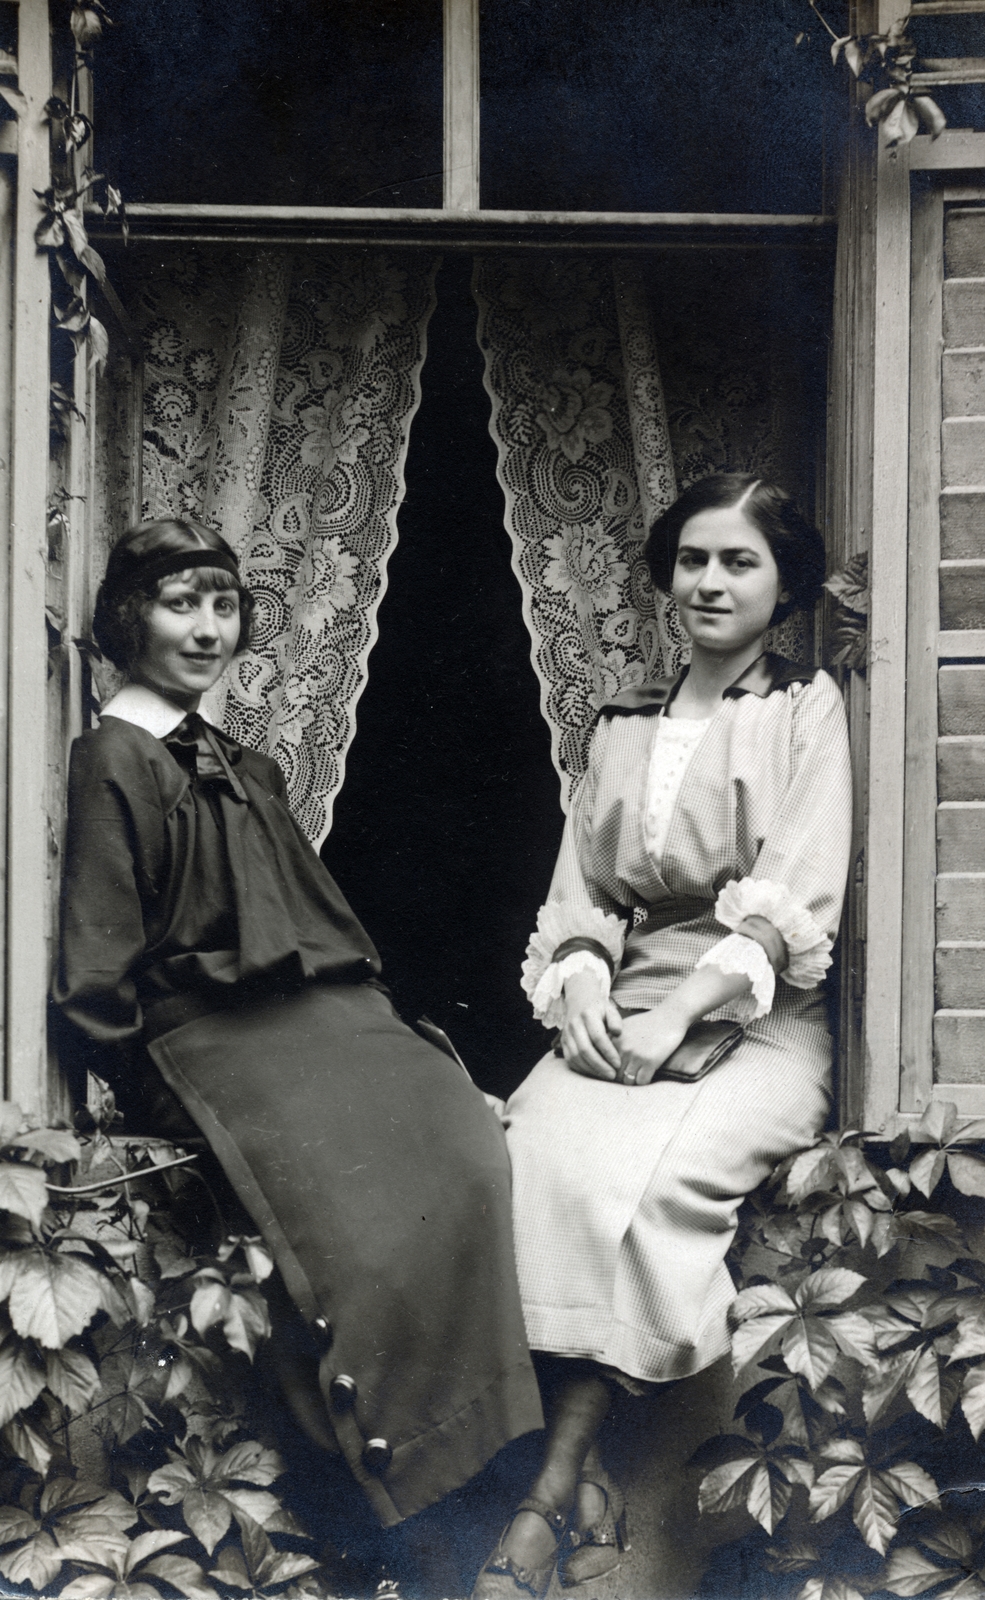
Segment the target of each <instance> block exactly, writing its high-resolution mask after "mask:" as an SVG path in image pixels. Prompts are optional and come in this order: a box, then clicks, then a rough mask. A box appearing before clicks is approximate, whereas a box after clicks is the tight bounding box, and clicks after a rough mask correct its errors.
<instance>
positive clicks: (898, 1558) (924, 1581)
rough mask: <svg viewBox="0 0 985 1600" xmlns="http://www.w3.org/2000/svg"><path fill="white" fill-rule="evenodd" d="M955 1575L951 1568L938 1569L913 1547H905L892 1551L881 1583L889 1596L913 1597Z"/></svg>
mask: <svg viewBox="0 0 985 1600" xmlns="http://www.w3.org/2000/svg"><path fill="white" fill-rule="evenodd" d="M956 1575H957V1574H956V1573H955V1571H954V1569H953V1568H951V1570H950V1571H948V1569H947V1568H946V1567H939V1566H938V1565H937V1563H936V1562H934V1561H931V1560H930V1558H929V1556H925V1555H924V1553H923V1551H922V1550H918V1549H917V1547H916V1546H915V1545H905V1546H904V1547H903V1549H901V1550H894V1551H893V1553H892V1555H891V1556H890V1558H889V1561H888V1562H887V1564H886V1571H885V1573H884V1574H883V1578H882V1583H883V1586H884V1587H885V1588H887V1589H888V1590H889V1592H890V1593H891V1594H902V1595H914V1594H923V1593H924V1591H925V1590H926V1589H932V1588H934V1586H935V1584H938V1583H942V1582H943V1581H944V1579H945V1578H953V1577H955V1576H956ZM962 1576H963V1574H962Z"/></svg>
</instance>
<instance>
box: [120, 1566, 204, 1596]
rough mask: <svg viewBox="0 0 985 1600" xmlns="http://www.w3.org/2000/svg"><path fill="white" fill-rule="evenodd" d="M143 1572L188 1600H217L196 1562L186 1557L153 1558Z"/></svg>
mask: <svg viewBox="0 0 985 1600" xmlns="http://www.w3.org/2000/svg"><path fill="white" fill-rule="evenodd" d="M143 1570H144V1572H145V1573H149V1574H150V1575H151V1576H152V1577H155V1578H163V1579H164V1581H165V1583H169V1584H170V1585H171V1587H172V1589H177V1591H178V1593H179V1594H183V1595H187V1596H188V1600H217V1596H216V1591H215V1590H214V1589H213V1587H212V1585H211V1584H210V1583H209V1582H208V1581H207V1579H206V1576H205V1573H204V1572H203V1571H202V1569H201V1567H200V1566H199V1565H198V1562H197V1561H191V1560H189V1558H188V1557H187V1556H174V1555H167V1556H154V1557H152V1559H151V1560H150V1561H146V1562H145V1563H144V1568H143ZM131 1592H132V1591H131Z"/></svg>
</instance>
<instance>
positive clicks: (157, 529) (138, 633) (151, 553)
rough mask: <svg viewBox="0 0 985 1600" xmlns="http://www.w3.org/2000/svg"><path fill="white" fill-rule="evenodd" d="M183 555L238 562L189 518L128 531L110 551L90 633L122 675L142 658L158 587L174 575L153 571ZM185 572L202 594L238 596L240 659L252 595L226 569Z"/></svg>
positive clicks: (229, 550)
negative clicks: (204, 553) (203, 553)
mask: <svg viewBox="0 0 985 1600" xmlns="http://www.w3.org/2000/svg"><path fill="white" fill-rule="evenodd" d="M185 550H188V551H199V550H215V551H216V553H217V554H218V553H220V552H221V554H222V555H223V556H225V557H226V558H227V559H229V558H232V560H233V561H235V560H236V555H235V552H234V551H233V550H232V548H231V547H230V546H229V545H228V544H227V543H226V541H225V539H224V538H223V537H222V535H221V533H215V532H214V531H213V529H212V528H206V527H205V526H204V525H203V524H202V523H200V522H193V521H192V519H191V518H190V517H164V518H162V519H161V520H160V521H157V522H140V523H138V524H137V526H136V527H135V528H128V529H127V531H126V533H124V534H123V535H122V536H121V537H120V538H119V539H118V540H117V542H116V544H115V545H114V546H113V548H112V550H111V551H110V556H109V561H108V562H107V564H106V576H105V577H104V578H103V581H102V583H101V584H100V585H99V592H98V594H97V595H96V610H95V615H94V617H93V621H92V631H93V635H94V637H95V640H96V643H97V644H98V646H99V648H100V650H101V651H102V652H103V654H104V655H106V656H108V657H109V659H110V661H112V663H113V665H114V666H116V667H119V668H120V670H121V672H129V670H130V668H131V667H132V666H133V664H134V662H135V661H139V659H140V657H141V656H142V655H143V653H144V649H145V647H146V644H147V611H148V608H149V607H150V605H151V603H152V602H153V601H154V600H156V599H157V598H158V596H159V595H160V593H161V587H162V585H163V584H165V583H167V582H168V581H169V578H172V577H176V576H177V573H171V574H169V575H168V577H164V578H161V577H157V576H155V575H154V570H153V569H155V568H156V569H157V570H158V571H159V570H160V558H161V556H166V555H171V554H174V555H180V554H181V553H182V552H183V551H185ZM188 570H189V582H191V583H192V584H193V585H194V587H195V588H196V589H198V590H200V591H201V592H202V593H206V594H207V593H209V592H210V591H215V590H219V589H235V590H236V592H237V594H238V595H239V615H240V626H239V639H238V640H237V643H236V654H237V655H238V654H239V653H240V652H241V651H242V650H245V649H246V648H247V646H248V644H249V642H250V625H251V623H252V620H253V610H254V600H253V596H252V595H251V594H250V591H249V590H248V589H244V587H243V585H242V584H241V583H240V581H239V579H238V578H237V577H234V576H233V574H232V573H231V572H229V571H228V570H227V569H226V567H224V566H216V567H192V568H190V569H188Z"/></svg>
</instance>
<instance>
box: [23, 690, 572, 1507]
mask: <svg viewBox="0 0 985 1600" xmlns="http://www.w3.org/2000/svg"><path fill="white" fill-rule="evenodd" d="M378 975H379V958H378V956H377V954H376V951H375V949H374V948H373V945H372V943H371V941H370V939H369V937H368V936H367V934H366V933H365V931H364V930H363V928H362V927H361V926H360V924H359V923H358V922H357V920H356V918H355V916H354V915H353V913H352V911H351V910H350V908H349V906H348V905H347V904H346V901H345V900H344V898H343V896H342V895H341V894H340V892H339V890H338V888H337V887H336V885H335V883H334V882H333V880H332V879H331V877H330V876H329V874H328V872H327V871H326V870H325V868H324V866H323V865H322V863H321V861H320V860H319V858H318V857H317V856H316V854H315V853H314V851H313V850H312V848H311V846H310V844H309V843H308V840H307V839H306V837H305V836H304V834H303V833H302V831H301V829H300V828H299V827H298V825H297V823H296V822H295V821H294V818H293V817H292V815H291V813H290V810H289V809H288V805H287V795H286V787H285V783H284V778H283V775H282V773H281V771H280V768H279V767H278V766H277V764H276V762H274V761H272V760H270V759H269V758H268V757H266V756H262V755H259V754H257V753H256V752H255V751H252V750H248V749H245V748H243V747H242V746H240V745H238V744H236V743H235V742H234V741H233V740H231V739H229V738H227V737H226V736H225V735H221V734H219V733H218V732H217V731H216V730H215V729H212V728H206V725H205V724H203V723H202V722H201V719H199V718H198V717H196V716H192V717H188V718H186V719H185V721H184V722H183V723H182V724H181V725H180V726H179V727H178V728H177V729H176V730H175V731H174V733H173V734H170V735H169V736H168V738H167V739H166V740H160V739H157V738H155V737H154V736H153V735H152V734H150V733H148V732H146V731H145V730H144V729H143V728H140V727H137V726H135V725H133V724H132V723H129V722H125V721H123V720H122V719H121V718H117V717H113V716H107V717H105V718H104V719H103V721H102V724H101V726H100V727H99V729H98V730H95V731H93V732H89V733H84V734H83V735H82V736H81V738H80V739H77V740H76V742H75V745H74V746H73V750H72V763H71V773H70V779H69V825H68V840H67V858H66V870H65V879H64V889H63V905H62V953H61V964H60V968H59V973H58V978H57V982H56V985H55V999H56V1001H57V1003H58V1005H59V1006H60V1007H61V1010H62V1012H63V1013H64V1015H65V1017H66V1018H67V1019H68V1022H69V1024H70V1027H71V1029H73V1030H79V1031H80V1033H81V1035H82V1036H84V1040H85V1041H86V1044H87V1047H88V1048H89V1050H90V1051H95V1052H96V1053H97V1055H98V1060H95V1061H94V1062H93V1064H94V1066H95V1070H98V1071H100V1072H102V1074H103V1075H104V1076H110V1081H113V1078H114V1077H115V1079H116V1082H117V1083H118V1084H119V1085H120V1088H121V1091H122V1093H123V1095H124V1097H125V1095H126V1088H127V1084H126V1076H127V1072H128V1071H129V1072H133V1073H139V1072H140V1070H141V1067H140V1062H141V1057H142V1058H143V1061H144V1064H145V1070H146V1063H147V1056H146V1053H145V1052H144V1047H146V1051H147V1052H149V1055H150V1057H151V1058H152V1060H153V1062H154V1063H155V1065H156V1069H157V1070H158V1071H159V1072H160V1074H161V1075H162V1076H163V1079H164V1080H165V1082H166V1084H167V1085H168V1087H169V1089H170V1090H171V1091H173V1093H174V1095H176V1096H177V1097H178V1099H179V1100H180V1101H181V1102H182V1104H183V1106H184V1107H185V1108H186V1110H187V1111H188V1112H189V1113H190V1114H191V1116H192V1117H193V1118H194V1121H195V1123H196V1124H197V1125H198V1127H199V1128H200V1129H201V1131H202V1133H204V1135H205V1137H206V1138H207V1140H208V1142H209V1144H210V1145H211V1147H212V1149H213V1151H214V1152H215V1154H216V1156H217V1157H218V1159H219V1161H220V1162H221V1163H222V1166H223V1168H224V1169H225V1172H226V1174H227V1176H228V1177H229V1179H230V1181H231V1183H232V1185H233V1187H234V1188H235V1190H236V1192H237V1194H238V1196H239V1198H240V1200H241V1201H242V1203H243V1204H244V1205H245V1207H246V1209H247V1210H248V1211H249V1213H250V1214H251V1216H252V1217H253V1219H254V1221H255V1223H256V1225H257V1227H258V1228H259V1229H260V1231H261V1233H262V1234H263V1236H264V1238H265V1240H266V1242H267V1244H268V1245H269V1247H270V1249H271V1251H272V1253H273V1255H274V1258H275V1260H276V1262H277V1265H278V1267H279V1269H280V1272H281V1275H282V1277H283V1279H284V1282H285V1284H286V1285H287V1288H288V1290H289V1292H290V1294H291V1296H292V1298H293V1299H294V1301H295V1302H296V1304H297V1306H298V1307H299V1309H300V1311H301V1313H302V1315H303V1316H304V1318H305V1319H306V1320H307V1321H308V1322H309V1323H310V1324H312V1325H313V1327H314V1328H315V1329H321V1330H322V1337H323V1340H324V1343H323V1348H326V1347H327V1348H326V1354H325V1355H324V1356H323V1358H322V1360H321V1365H320V1371H319V1381H320V1384H321V1388H322V1392H323V1394H324V1396H325V1398H326V1404H327V1406H328V1409H329V1413H330V1416H331V1419H332V1425H333V1429H334V1431H335V1434H336V1437H337V1439H338V1443H339V1447H340V1449H341V1450H342V1452H343V1453H344V1455H345V1457H346V1459H347V1461H348V1463H349V1466H350V1468H351V1470H352V1472H353V1474H354V1476H355V1477H356V1479H357V1481H358V1482H359V1483H360V1484H361V1485H362V1487H363V1489H364V1490H365V1492H366V1494H367V1496H368V1498H369V1500H370V1501H371V1503H372V1505H373V1507H374V1509H375V1511H376V1513H377V1515H378V1516H379V1518H380V1520H381V1522H383V1523H384V1524H392V1523H395V1522H397V1521H399V1520H400V1519H401V1518H402V1517H406V1516H409V1515H411V1514H412V1513H414V1512H416V1511H419V1510H421V1509H422V1508H423V1507H425V1506H427V1505H429V1504H431V1503H433V1502H434V1501H435V1500H438V1499H440V1498H441V1497H442V1496H443V1495H445V1494H447V1493H448V1492H449V1491H450V1490H452V1489H455V1488H457V1487H459V1486H460V1485H461V1484H463V1483H465V1482H466V1481H467V1480H468V1479H469V1478H471V1477H472V1476H473V1475H474V1474H475V1473H476V1472H478V1471H479V1470H480V1468H481V1467H482V1466H483V1465H484V1464H485V1462H486V1461H488V1460H489V1459H490V1457H491V1456H492V1455H493V1454H494V1453H495V1452H496V1451H497V1450H498V1449H500V1448H501V1447H502V1446H503V1445H504V1444H506V1443H508V1442H509V1440H511V1439H513V1438H516V1437H517V1436H518V1435H520V1434H522V1433H525V1432H528V1431H529V1430H531V1429H534V1428H538V1427H540V1426H541V1425H542V1415H541V1409H540V1400H539V1395H538V1391H537V1386H536V1381H535V1379H534V1375H533V1371H532V1368H531V1365H530V1358H529V1354H528V1351H527V1346H526V1340H525V1336H524V1329H523V1319H522V1314H521V1310H520V1303H519V1296H518V1292H517V1286H516V1275H515V1268H514V1262H513V1247H512V1235H511V1224H510V1195H509V1164H508V1159H507V1155H506V1149H505V1142H504V1138H503V1134H502V1130H501V1129H500V1126H499V1124H498V1122H497V1120H496V1118H495V1117H494V1115H493V1113H492V1112H491V1111H489V1110H488V1108H487V1107H486V1105H485V1103H484V1101H483V1099H482V1096H481V1095H480V1094H479V1092H478V1090H477V1089H476V1088H475V1087H474V1085H473V1084H472V1083H471V1082H470V1081H469V1079H468V1077H467V1075H466V1074H465V1073H464V1072H463V1071H462V1069H461V1067H460V1066H459V1065H458V1064H457V1063H456V1062H455V1061H454V1060H452V1059H451V1058H450V1057H449V1056H447V1055H445V1054H444V1053H442V1052H441V1051H439V1050H437V1049H435V1048H434V1047H433V1046H432V1045H431V1044H429V1043H427V1042H425V1040H424V1039H423V1038H421V1037H419V1036H418V1035H417V1034H416V1033H415V1032H414V1031H413V1030H412V1029H410V1028H408V1027H406V1026H405V1024H404V1023H402V1022H401V1021H400V1019H399V1017H398V1016H397V1014H396V1012H395V1011H394V1009H393V1007H392V1006H391V1004H390V1002H389V999H388V997H387V994H386V991H385V990H384V989H383V988H382V987H381V985H380V984H379V982H378ZM151 1076H152V1077H153V1072H152V1073H151ZM158 1081H159V1080H158ZM340 1376H345V1377H346V1378H349V1379H352V1380H353V1381H354V1385H355V1389H354V1398H353V1390H352V1389H351V1387H349V1386H348V1385H341V1386H340V1385H339V1384H338V1383H335V1384H334V1387H333V1380H335V1379H338V1378H339V1377H340ZM370 1440H374V1441H380V1440H382V1441H385V1444H386V1448H383V1447H381V1446H380V1445H377V1446H376V1447H375V1448H374V1449H373V1450H371V1451H369V1452H368V1453H366V1452H365V1446H366V1444H367V1443H368V1441H370Z"/></svg>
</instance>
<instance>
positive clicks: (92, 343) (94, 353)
mask: <svg viewBox="0 0 985 1600" xmlns="http://www.w3.org/2000/svg"><path fill="white" fill-rule="evenodd" d="M89 349H90V352H91V354H90V356H89V366H90V368H92V369H93V370H94V371H95V372H96V373H100V372H102V370H103V368H104V367H105V365H106V362H107V361H108V359H109V334H108V333H107V332H106V329H105V328H104V327H103V324H102V323H101V322H100V321H99V320H98V318H97V317H92V316H91V317H90V318H89Z"/></svg>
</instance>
